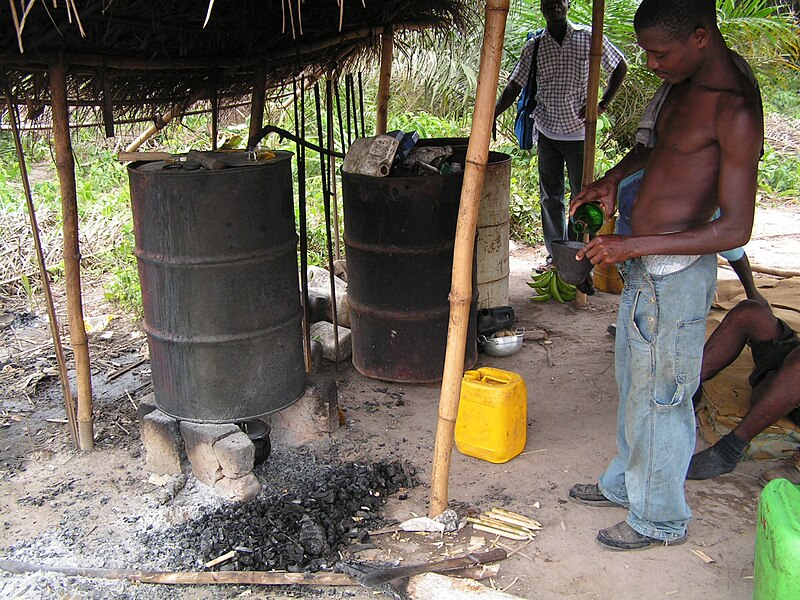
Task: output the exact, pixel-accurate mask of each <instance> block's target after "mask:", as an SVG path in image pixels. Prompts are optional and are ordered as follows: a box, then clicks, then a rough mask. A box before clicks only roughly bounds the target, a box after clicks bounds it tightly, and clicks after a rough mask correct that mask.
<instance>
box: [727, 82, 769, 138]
mask: <svg viewBox="0 0 800 600" xmlns="http://www.w3.org/2000/svg"><path fill="white" fill-rule="evenodd" d="M733 71H734V72H733V73H731V77H730V78H729V83H728V84H727V85H725V86H722V87H721V88H720V89H718V90H715V92H716V94H717V95H718V100H717V103H716V111H715V113H716V114H715V121H716V124H717V131H718V134H719V136H720V138H728V139H730V138H731V137H732V136H736V137H740V136H746V139H744V140H742V139H740V141H743V142H745V143H747V142H750V141H752V142H753V143H754V144H755V143H758V144H759V146H760V144H761V140H762V137H763V131H764V121H763V108H762V106H761V96H760V94H759V91H758V88H757V87H756V85H755V84H754V83H753V82H752V81H751V80H750V79H749V78H748V77H747V76H746V75H745V74H744V73H742V72H741V71H739V70H738V69H735V68H734V69H733Z"/></svg>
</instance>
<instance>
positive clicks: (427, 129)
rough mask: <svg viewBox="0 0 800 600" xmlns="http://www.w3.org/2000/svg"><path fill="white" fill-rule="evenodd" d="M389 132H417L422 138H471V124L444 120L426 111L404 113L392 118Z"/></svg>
mask: <svg viewBox="0 0 800 600" xmlns="http://www.w3.org/2000/svg"><path fill="white" fill-rule="evenodd" d="M388 129H389V131H393V130H395V129H399V130H401V131H406V132H408V131H416V132H417V133H418V134H419V137H420V138H453V137H469V122H465V121H463V120H461V121H455V120H452V119H443V118H441V117H437V116H435V115H432V114H431V113H429V112H426V111H424V110H419V111H414V112H402V113H399V114H396V115H394V116H392V118H391V119H389V123H388Z"/></svg>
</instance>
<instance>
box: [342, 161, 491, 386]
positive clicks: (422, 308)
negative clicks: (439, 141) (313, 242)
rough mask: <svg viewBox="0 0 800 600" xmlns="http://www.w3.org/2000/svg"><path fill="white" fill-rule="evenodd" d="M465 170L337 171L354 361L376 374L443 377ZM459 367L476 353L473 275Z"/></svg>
mask: <svg viewBox="0 0 800 600" xmlns="http://www.w3.org/2000/svg"><path fill="white" fill-rule="evenodd" d="M462 181H463V173H451V174H447V175H432V176H427V177H421V176H401V177H395V176H389V177H368V176H364V175H355V174H352V173H343V174H342V191H343V200H344V213H345V219H344V223H345V244H346V248H347V281H348V295H347V298H348V302H349V304H350V321H351V324H352V336H353V337H352V340H353V365H354V366H355V367H356V369H357V370H358V371H359V372H360V373H362V374H363V375H366V376H367V377H373V378H375V379H382V380H386V381H397V382H408V383H430V382H435V381H439V380H441V378H442V371H443V369H444V356H445V350H446V347H447V328H448V323H449V316H450V304H449V300H448V295H449V293H450V285H451V277H452V267H453V247H454V242H455V230H456V223H457V221H458V205H459V200H460V196H461V184H462ZM472 289H473V296H472V304H471V306H470V321H469V327H468V332H467V347H466V354H465V359H464V368H465V369H468V368H470V367H471V366H472V365H474V364H475V362H476V360H477V357H478V348H477V332H476V324H475V321H476V311H477V299H478V292H477V281H476V276H475V263H474V262H473V282H472Z"/></svg>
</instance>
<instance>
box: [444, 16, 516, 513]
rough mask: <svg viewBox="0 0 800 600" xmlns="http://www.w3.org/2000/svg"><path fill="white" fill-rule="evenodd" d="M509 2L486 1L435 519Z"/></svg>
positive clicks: (459, 372)
mask: <svg viewBox="0 0 800 600" xmlns="http://www.w3.org/2000/svg"><path fill="white" fill-rule="evenodd" d="M508 7H509V0H487V2H486V25H485V28H484V33H483V46H482V48H481V64H480V72H479V74H478V89H477V92H476V96H475V109H474V112H473V116H472V130H471V132H470V138H469V146H468V147H467V159H466V164H465V166H464V183H463V185H462V187H461V199H460V205H459V210H458V224H457V226H456V239H455V248H454V252H453V277H452V285H451V288H450V325H449V327H448V331H447V350H446V354H445V362H444V373H443V377H442V390H441V395H440V399H439V422H438V426H437V429H436V445H435V448H434V457H433V472H432V474H431V497H430V512H429V514H430V516H431V517H435V516H437V515H439V514H441V513H442V512H443V511H444V510H445V509H446V508H447V486H448V478H449V476H450V459H451V457H452V453H453V433H454V429H455V422H456V416H457V414H458V401H459V397H460V395H461V378H462V376H463V373H464V354H465V348H466V341H467V325H468V323H469V307H470V301H471V299H472V260H473V252H474V245H475V231H476V227H477V222H478V210H479V208H480V203H481V188H482V187H483V179H484V174H485V172H486V163H487V161H488V158H489V137H490V135H491V132H492V122H493V121H494V103H495V96H496V95H497V81H498V78H499V75H500V59H501V57H502V55H503V39H504V37H505V29H506V18H507V17H508Z"/></svg>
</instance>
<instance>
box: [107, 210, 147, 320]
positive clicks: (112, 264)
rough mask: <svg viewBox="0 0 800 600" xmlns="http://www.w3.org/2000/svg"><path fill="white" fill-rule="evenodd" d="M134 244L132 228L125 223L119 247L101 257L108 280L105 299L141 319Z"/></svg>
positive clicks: (140, 297) (140, 300) (140, 294)
mask: <svg viewBox="0 0 800 600" xmlns="http://www.w3.org/2000/svg"><path fill="white" fill-rule="evenodd" d="M134 246H135V243H134V237H133V227H132V224H131V222H130V221H129V222H127V223H126V224H125V226H124V227H123V230H122V235H121V236H120V238H119V245H118V246H117V247H116V248H114V249H113V250H109V251H108V252H107V253H105V255H104V256H103V257H102V260H103V263H104V265H105V269H106V272H108V273H109V275H110V276H109V278H108V279H107V281H106V284H105V297H106V299H107V300H110V301H112V302H115V303H116V304H118V305H119V306H120V307H122V308H123V309H124V310H125V311H126V312H128V313H130V314H133V315H136V316H137V317H139V318H141V317H142V313H143V310H142V288H141V286H140V285H139V274H138V272H137V269H136V257H135V256H134V254H133V249H134Z"/></svg>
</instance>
